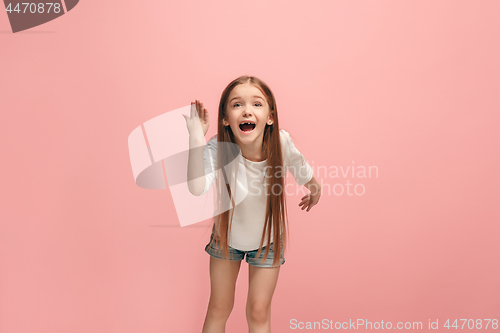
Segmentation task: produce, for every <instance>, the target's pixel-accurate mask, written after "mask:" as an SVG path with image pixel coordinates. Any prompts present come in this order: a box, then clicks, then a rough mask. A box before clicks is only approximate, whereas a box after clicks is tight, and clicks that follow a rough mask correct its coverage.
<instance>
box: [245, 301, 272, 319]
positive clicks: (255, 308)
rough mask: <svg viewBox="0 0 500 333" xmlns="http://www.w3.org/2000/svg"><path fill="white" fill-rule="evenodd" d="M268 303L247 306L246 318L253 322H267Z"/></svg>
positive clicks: (268, 313)
mask: <svg viewBox="0 0 500 333" xmlns="http://www.w3.org/2000/svg"><path fill="white" fill-rule="evenodd" d="M270 310H271V307H270V305H269V304H263V303H254V304H251V305H249V306H248V307H247V319H248V320H249V321H251V322H252V323H255V324H265V323H267V322H269V320H270V317H271V316H270V315H271V311H270Z"/></svg>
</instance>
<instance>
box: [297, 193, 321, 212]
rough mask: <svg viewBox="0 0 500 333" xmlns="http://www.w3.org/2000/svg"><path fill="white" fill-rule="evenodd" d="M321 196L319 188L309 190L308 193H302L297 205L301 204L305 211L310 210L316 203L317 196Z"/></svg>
mask: <svg viewBox="0 0 500 333" xmlns="http://www.w3.org/2000/svg"><path fill="white" fill-rule="evenodd" d="M320 197H321V190H318V191H315V193H313V192H309V193H308V194H306V195H304V196H303V197H302V198H301V199H302V201H301V202H300V203H299V206H301V205H303V206H302V208H301V209H302V210H304V209H306V207H307V210H306V212H308V211H310V210H311V208H312V207H313V206H314V205H316V204H317V203H318V201H319V198H320Z"/></svg>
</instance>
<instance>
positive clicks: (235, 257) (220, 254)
mask: <svg viewBox="0 0 500 333" xmlns="http://www.w3.org/2000/svg"><path fill="white" fill-rule="evenodd" d="M213 236H214V234H213V233H212V235H211V236H210V237H211V238H210V242H209V243H208V244H207V246H205V252H207V253H208V254H209V255H211V256H212V257H215V258H218V259H222V260H227V259H226V256H225V254H224V251H223V250H222V249H221V250H220V251H219V250H218V247H217V244H216V242H215V240H214V241H212V240H213ZM282 244H283V242H282ZM266 247H267V245H266V246H264V247H262V251H261V254H260V256H259V258H257V252H258V251H259V249H257V250H252V251H242V250H237V249H235V248H232V247H231V246H229V260H231V261H239V260H243V258H244V257H245V254H246V259H245V261H246V262H247V263H248V264H249V265H252V266H257V267H279V266H281V265H283V264H284V263H285V258H284V257H283V246H281V256H280V260H279V263H278V266H273V259H274V251H273V243H271V247H270V248H269V254H268V256H267V259H266V260H264V261H263V262H262V263H261V261H262V258H264V254H265V253H266Z"/></svg>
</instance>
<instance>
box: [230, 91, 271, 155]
mask: <svg viewBox="0 0 500 333" xmlns="http://www.w3.org/2000/svg"><path fill="white" fill-rule="evenodd" d="M222 123H223V125H224V126H231V130H232V131H233V134H234V137H235V139H236V143H237V144H243V145H246V144H250V143H252V142H255V141H257V142H258V143H262V140H263V137H264V129H265V127H266V125H272V123H273V118H272V116H271V115H270V110H269V105H268V103H267V101H266V98H265V96H264V95H263V94H262V92H261V91H260V90H259V89H258V88H257V87H255V86H254V85H252V84H250V83H245V84H239V85H237V86H236V87H235V88H234V89H233V90H232V91H231V93H230V94H229V98H228V104H227V108H226V119H224V120H223V122H222Z"/></svg>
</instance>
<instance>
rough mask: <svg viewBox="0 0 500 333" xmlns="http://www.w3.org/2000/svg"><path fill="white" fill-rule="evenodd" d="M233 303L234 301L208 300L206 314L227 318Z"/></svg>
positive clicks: (215, 317)
mask: <svg viewBox="0 0 500 333" xmlns="http://www.w3.org/2000/svg"><path fill="white" fill-rule="evenodd" d="M233 304H234V302H231V303H223V302H210V304H209V305H208V315H209V316H210V317H212V318H214V319H219V320H222V319H224V320H227V319H228V318H229V315H230V314H231V311H232V310H233Z"/></svg>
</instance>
